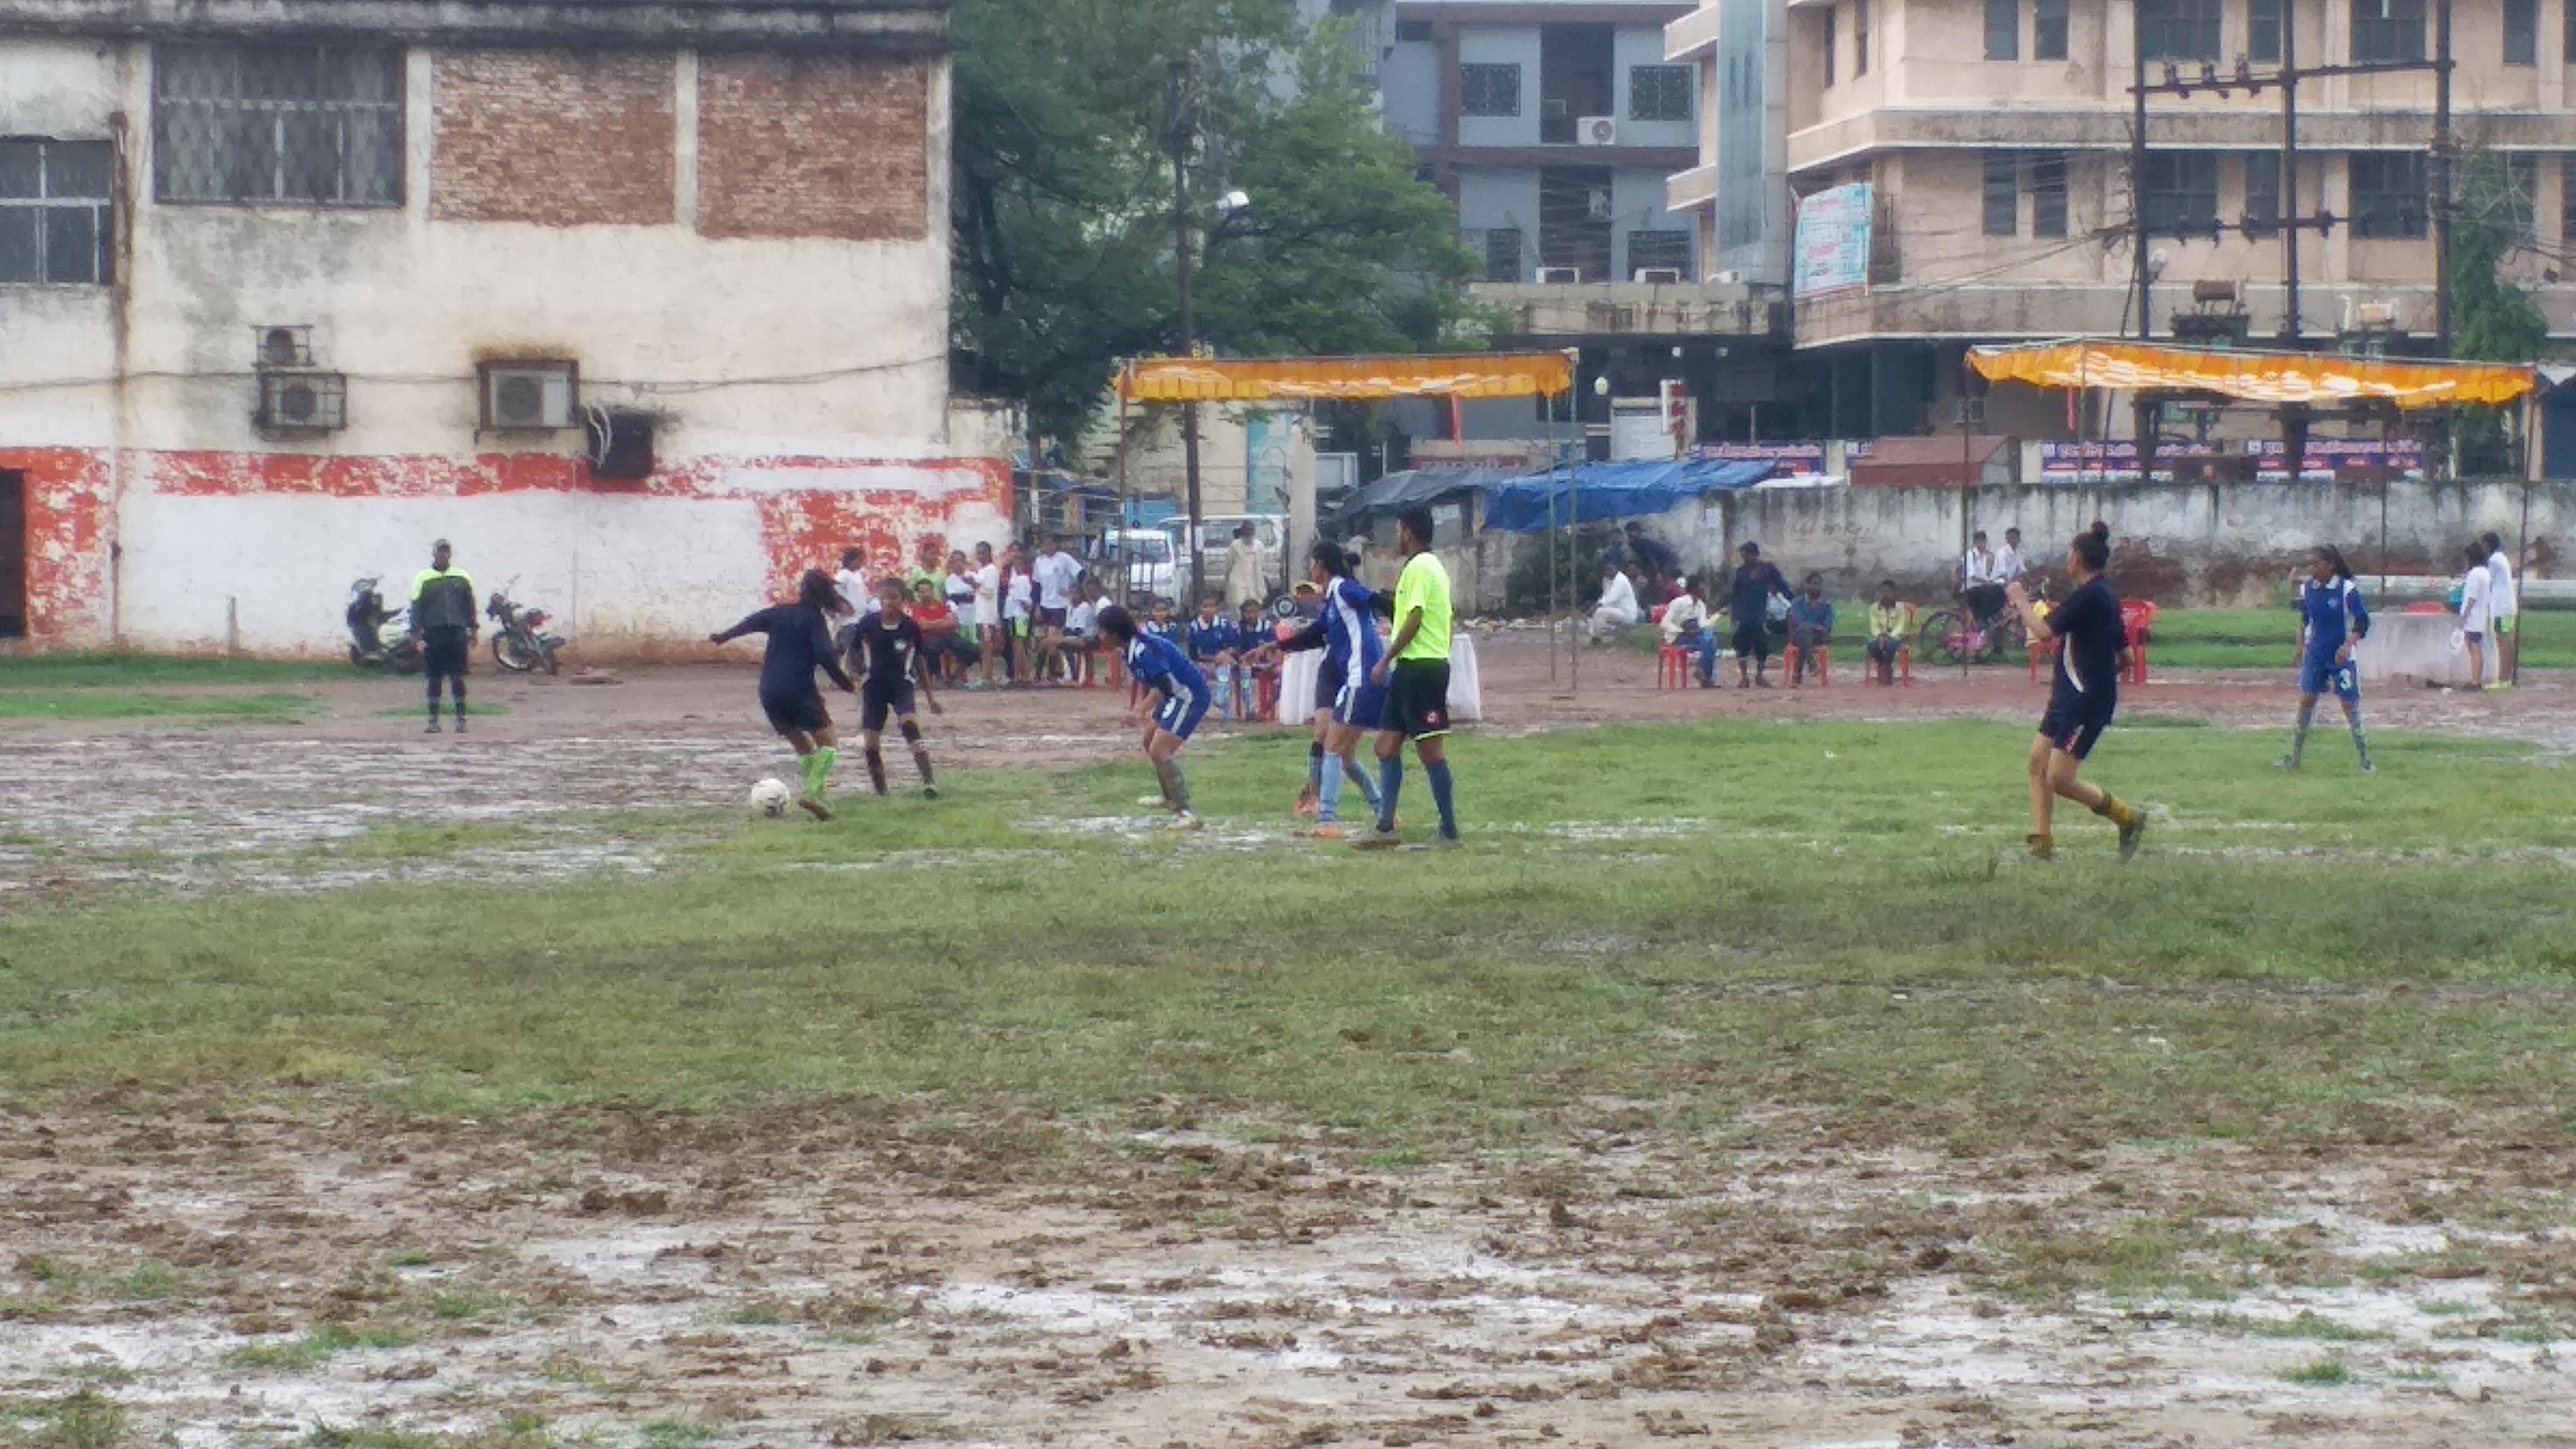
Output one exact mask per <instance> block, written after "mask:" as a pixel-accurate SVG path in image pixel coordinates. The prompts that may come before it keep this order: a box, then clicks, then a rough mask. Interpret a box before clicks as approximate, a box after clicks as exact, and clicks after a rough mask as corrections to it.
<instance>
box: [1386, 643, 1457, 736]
mask: <svg viewBox="0 0 2576 1449" xmlns="http://www.w3.org/2000/svg"><path fill="white" fill-rule="evenodd" d="M1377 727H1378V729H1379V730H1381V731H1383V732H1384V733H1387V734H1396V735H1402V736H1404V737H1405V738H1406V739H1412V740H1421V739H1431V738H1434V737H1436V736H1439V735H1445V734H1447V733H1449V661H1448V660H1446V659H1399V660H1397V661H1396V663H1395V668H1394V669H1393V670H1391V671H1389V673H1388V678H1387V681H1386V708H1385V710H1384V711H1382V712H1381V713H1380V714H1379V716H1378V726H1377Z"/></svg>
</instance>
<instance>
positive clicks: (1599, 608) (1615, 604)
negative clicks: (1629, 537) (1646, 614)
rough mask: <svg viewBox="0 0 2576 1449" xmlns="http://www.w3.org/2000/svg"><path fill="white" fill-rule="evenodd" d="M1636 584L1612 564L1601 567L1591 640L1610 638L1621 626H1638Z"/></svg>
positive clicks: (1628, 627) (1596, 642) (1593, 611)
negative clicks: (1599, 593) (1598, 594)
mask: <svg viewBox="0 0 2576 1449" xmlns="http://www.w3.org/2000/svg"><path fill="white" fill-rule="evenodd" d="M1637 618H1638V614H1637V586H1636V585H1635V584H1632V583H1630V582H1628V576H1627V575H1626V574H1624V573H1622V572H1620V571H1619V568H1618V566H1617V565H1615V564H1613V565H1610V566H1607V567H1605V568H1603V569H1602V570H1601V602H1600V603H1599V604H1598V605H1596V606H1595V607H1594V608H1593V610H1592V642H1593V643H1595V644H1603V643H1607V642H1609V639H1610V636H1611V635H1613V634H1616V633H1618V632H1619V631H1620V630H1622V629H1633V628H1635V627H1637Z"/></svg>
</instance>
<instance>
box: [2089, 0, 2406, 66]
mask: <svg viewBox="0 0 2576 1449" xmlns="http://www.w3.org/2000/svg"><path fill="white" fill-rule="evenodd" d="M2359 3H2365V4H2366V3H2368V0H2359ZM2138 44H2139V45H2140V46H2141V47H2142V48H2143V49H2144V50H2145V51H2146V56H2147V59H2149V60H2216V59H2218V58H2219V52H2220V50H2221V48H2222V47H2221V46H2220V45H2219V43H2218V0H2138Z"/></svg>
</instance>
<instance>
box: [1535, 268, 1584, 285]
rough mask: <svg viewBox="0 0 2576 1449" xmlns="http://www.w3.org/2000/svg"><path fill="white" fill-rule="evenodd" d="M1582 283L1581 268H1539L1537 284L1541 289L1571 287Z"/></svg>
mask: <svg viewBox="0 0 2576 1449" xmlns="http://www.w3.org/2000/svg"><path fill="white" fill-rule="evenodd" d="M1582 281H1583V269H1582V268H1581V267H1541V268H1539V269H1538V284H1539V285H1540V286H1542V287H1572V286H1576V285H1579V284H1580V283H1581V282H1582Z"/></svg>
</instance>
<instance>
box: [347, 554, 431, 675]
mask: <svg viewBox="0 0 2576 1449" xmlns="http://www.w3.org/2000/svg"><path fill="white" fill-rule="evenodd" d="M403 612H404V611H403V610H401V609H388V608H386V607H385V596H384V595H383V594H382V593H381V592H379V591H378V590H377V588H376V580H375V579H374V578H372V577H370V578H363V579H360V580H358V581H357V582H356V583H354V584H351V585H349V607H348V610H347V611H346V612H345V613H344V614H342V616H341V617H342V618H343V619H345V620H347V622H348V625H349V663H350V664H352V665H354V666H356V667H357V668H360V669H390V670H392V671H393V672H394V673H396V674H418V673H419V672H420V641H419V640H418V639H415V638H413V637H412V636H411V631H410V630H409V629H406V628H404V627H403ZM388 629H391V630H392V631H393V637H392V638H391V639H388V638H386V637H385V631H386V630H388Z"/></svg>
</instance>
